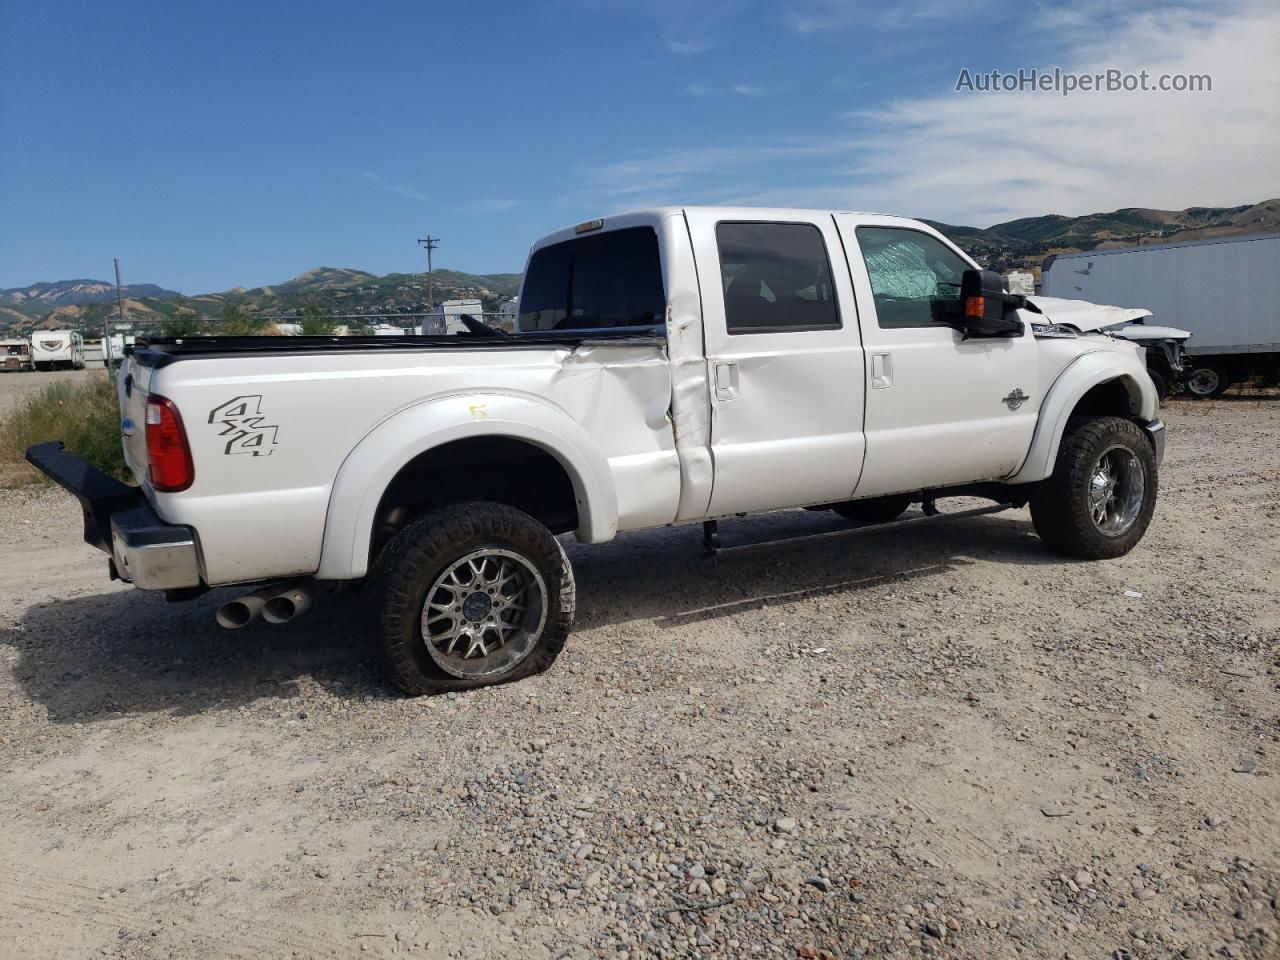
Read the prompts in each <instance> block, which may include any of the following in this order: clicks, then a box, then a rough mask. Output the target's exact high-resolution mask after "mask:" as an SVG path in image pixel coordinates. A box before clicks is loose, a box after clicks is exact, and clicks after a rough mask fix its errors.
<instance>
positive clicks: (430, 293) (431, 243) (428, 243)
mask: <svg viewBox="0 0 1280 960" xmlns="http://www.w3.org/2000/svg"><path fill="white" fill-rule="evenodd" d="M418 243H420V244H422V246H424V247H426V248H427V312H428V313H430V312H431V311H432V310H434V309H435V308H436V283H435V278H434V277H432V275H431V251H432V250H434V249H435V248H436V247H438V246H440V238H439V237H433V236H431V234H429V233H428V234H427V235H426V236H425V237H419V238H418Z"/></svg>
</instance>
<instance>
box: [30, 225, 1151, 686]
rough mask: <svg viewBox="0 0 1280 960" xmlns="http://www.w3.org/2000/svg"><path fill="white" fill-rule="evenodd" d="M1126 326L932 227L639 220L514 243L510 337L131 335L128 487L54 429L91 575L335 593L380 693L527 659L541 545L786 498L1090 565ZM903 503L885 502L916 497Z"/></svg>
mask: <svg viewBox="0 0 1280 960" xmlns="http://www.w3.org/2000/svg"><path fill="white" fill-rule="evenodd" d="M1146 313H1147V311H1144V310H1136V309H1120V308H1115V307H1098V306H1093V305H1091V304H1086V303H1082V302H1079V301H1070V300H1053V299H1049V298H1024V297H1020V296H1016V295H1012V294H1009V293H1006V292H1004V290H1003V287H1002V285H1001V281H1000V277H999V276H998V275H996V274H993V273H989V272H987V271H983V270H981V269H979V268H978V267H977V265H976V264H975V263H974V262H973V261H972V260H970V259H969V257H967V256H965V254H964V253H962V252H961V251H960V250H958V249H957V248H956V247H955V246H953V245H952V244H951V243H950V242H948V241H947V240H946V239H945V238H944V237H942V236H941V235H940V234H939V233H938V232H937V231H935V230H932V229H930V228H929V227H927V226H925V225H923V224H921V223H918V222H916V221H913V220H906V219H901V218H897V217H889V216H880V215H869V214H860V213H846V212H833V211H829V210H789V209H742V208H693V207H690V208H663V209H652V210H642V211H638V212H634V213H628V214H623V215H619V216H613V217H608V218H606V219H603V220H592V221H589V222H586V223H582V224H578V225H577V226H575V227H569V228H567V229H565V230H561V231H559V232H557V233H553V234H551V235H550V236H548V237H546V238H544V239H542V240H540V241H538V243H536V244H535V245H534V247H533V249H532V251H531V253H530V256H529V261H528V264H527V267H526V270H525V277H524V284H523V288H522V290H521V293H520V301H519V307H518V317H517V332H516V333H515V335H511V336H508V335H505V334H498V333H496V332H490V331H487V328H483V327H482V326H481V325H480V324H478V323H475V324H472V325H471V327H472V332H471V333H470V334H464V335H460V336H451V337H412V336H406V337H376V338H375V337H368V338H350V337H348V338H340V337H281V338H269V337H264V338H223V337H209V338H199V337H197V338H188V339H181V340H164V339H152V340H151V341H150V342H149V343H145V342H141V341H140V342H139V343H138V345H137V346H136V347H133V348H131V350H130V351H129V356H128V357H127V359H126V362H125V364H124V365H123V367H122V369H121V371H120V379H119V390H120V402H121V410H122V421H121V423H122V432H123V434H124V446H125V453H126V458H127V461H128V463H129V465H130V467H131V468H132V470H133V472H134V474H135V476H136V477H137V481H138V486H137V487H130V486H126V485H124V484H121V483H119V482H118V481H115V480H113V479H111V478H110V477H107V476H106V475H105V474H102V473H101V472H99V471H97V470H95V469H94V468H92V467H90V466H89V465H88V464H86V463H85V462H84V461H82V460H80V459H79V458H78V457H75V456H74V454H73V453H71V452H69V451H66V450H63V449H62V445H61V444H60V443H50V444H43V445H40V446H37V447H33V448H32V449H31V450H30V451H29V452H28V457H29V459H30V460H31V461H32V462H33V463H34V464H36V465H37V466H38V467H40V468H41V469H43V470H44V471H45V472H46V473H47V474H49V475H50V476H51V477H53V478H54V479H55V480H56V481H58V482H59V483H61V484H62V485H63V486H65V487H66V488H67V489H69V490H70V491H71V492H72V493H74V494H76V496H77V497H78V498H79V499H80V500H81V503H82V504H83V506H84V510H85V539H86V540H87V541H88V542H89V543H91V544H93V545H95V546H97V547H99V548H100V549H102V550H104V551H105V552H106V553H107V554H108V555H109V557H110V558H111V559H110V570H111V575H112V576H113V577H118V578H121V579H124V580H128V581H132V582H133V583H134V584H135V585H137V586H138V587H142V588H144V589H154V590H165V591H168V593H169V595H170V597H172V598H175V599H177V598H183V597H188V596H194V595H197V594H199V593H201V592H203V591H204V590H207V589H208V588H209V587H220V586H226V585H232V584H243V585H248V586H257V585H259V584H263V583H266V584H268V585H267V586H259V587H258V589H255V590H253V592H251V593H248V594H245V595H243V596H239V597H237V598H236V599H234V600H232V601H230V602H228V603H226V604H224V605H223V606H222V607H221V608H220V609H219V611H218V619H219V621H220V622H222V623H223V624H224V625H226V626H239V625H242V624H244V623H246V622H249V621H250V620H252V619H254V618H255V617H257V616H259V615H261V616H263V617H265V618H266V619H267V620H270V621H273V622H280V621H283V620H286V619H288V618H290V617H291V616H292V615H294V614H295V613H296V612H298V611H300V609H301V608H302V607H304V606H305V605H306V604H307V603H308V602H309V599H308V598H309V596H310V594H311V592H312V591H313V590H315V589H317V588H319V587H320V586H321V585H322V584H324V583H326V582H343V581H345V582H348V583H351V582H357V581H364V592H365V595H366V598H367V601H368V604H369V608H370V620H371V624H372V629H373V631H374V633H375V635H376V637H377V641H378V643H379V645H380V648H381V650H382V651H383V653H384V655H385V660H386V663H387V666H388V668H389V671H390V674H391V677H392V679H393V680H394V682H395V683H397V684H398V685H399V686H400V687H401V688H402V689H404V690H405V691H407V692H409V693H415V694H416V693H426V692H435V691H442V690H453V689H463V688H467V687H473V686H479V685H483V684H489V683H497V682H502V681H507V680H512V679H516V678H519V677H523V676H527V675H529V674H532V673H535V672H538V671H541V670H544V669H546V668H547V667H548V666H549V665H550V664H551V662H552V661H553V660H554V659H555V658H556V656H557V654H558V653H559V652H560V650H561V648H562V647H563V645H564V642H565V638H566V636H567V634H568V632H569V629H570V626H571V623H572V620H573V613H574V580H573V573H572V570H571V569H570V565H569V562H568V560H567V559H566V556H565V553H564V551H563V550H562V549H561V546H560V543H559V541H558V540H557V539H556V536H557V535H558V534H565V533H570V532H572V533H574V534H576V536H577V538H578V539H579V540H581V541H584V542H586V543H601V542H604V541H607V540H609V539H611V538H613V537H614V536H616V535H617V534H618V533H619V532H621V531H624V530H638V529H642V528H646V527H658V526H663V525H666V524H675V523H690V522H700V523H703V524H705V533H706V543H707V545H708V547H709V548H710V549H713V550H714V549H717V548H718V547H719V541H718V536H717V529H716V521H717V518H724V517H730V516H733V515H737V514H743V513H752V512H758V511H772V510H779V509H784V508H794V507H808V508H811V509H831V510H834V511H835V512H836V513H838V514H840V515H842V516H843V517H846V518H848V519H849V520H851V521H853V523H852V524H851V525H850V527H849V531H850V532H854V531H858V530H862V529H865V528H868V527H870V526H871V525H876V524H878V525H885V524H892V523H895V521H896V523H897V524H898V525H903V524H915V523H920V522H929V521H930V520H932V519H937V518H943V517H946V516H954V515H956V514H940V513H939V511H938V510H937V508H936V505H935V502H936V500H937V499H938V498H939V497H944V496H956V495H965V496H976V497H981V498H985V499H989V500H992V501H995V503H994V506H988V507H981V508H976V509H972V510H966V511H964V515H972V514H974V513H978V512H989V511H992V510H997V509H1003V508H1007V507H1010V506H1023V505H1026V504H1028V503H1029V504H1030V505H1031V515H1032V519H1033V521H1034V523H1035V526H1036V530H1037V531H1038V532H1039V535H1040V537H1041V539H1042V540H1043V541H1044V542H1045V543H1046V544H1047V545H1048V546H1050V547H1052V548H1054V549H1056V550H1059V551H1061V552H1064V553H1067V554H1070V555H1074V556H1080V557H1088V558H1105V557H1115V556H1119V555H1120V554H1123V553H1125V552H1127V551H1128V550H1129V549H1131V548H1132V547H1133V545H1134V544H1135V543H1137V541H1138V540H1139V539H1140V538H1141V537H1142V535H1143V533H1144V532H1145V530H1146V528H1147V525H1148V523H1149V522H1150V520H1151V515H1152V511H1153V509H1154V507H1155V500H1156V489H1157V468H1158V464H1159V462H1160V460H1161V456H1162V453H1163V447H1164V427H1163V424H1162V423H1161V422H1160V421H1159V420H1158V419H1157V406H1158V401H1157V398H1156V391H1155V389H1154V387H1153V386H1152V382H1151V379H1150V377H1148V375H1147V372H1146V368H1145V365H1144V363H1143V357H1142V351H1141V349H1140V348H1139V347H1137V346H1135V345H1134V344H1132V343H1129V342H1126V341H1124V340H1121V339H1116V338H1113V337H1112V336H1110V335H1109V334H1107V333H1105V332H1102V331H1103V330H1104V328H1106V327H1110V326H1114V325H1122V324H1124V323H1127V322H1130V321H1132V320H1136V319H1138V318H1140V317H1142V316H1144V315H1146ZM916 502H918V503H921V504H922V505H923V515H922V516H914V515H913V516H912V517H911V518H909V519H905V520H898V519H897V518H898V517H899V516H900V515H902V514H903V513H904V512H906V511H907V510H908V508H909V507H910V506H911V504H912V503H916Z"/></svg>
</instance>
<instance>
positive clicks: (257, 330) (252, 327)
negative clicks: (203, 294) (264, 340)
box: [218, 303, 263, 337]
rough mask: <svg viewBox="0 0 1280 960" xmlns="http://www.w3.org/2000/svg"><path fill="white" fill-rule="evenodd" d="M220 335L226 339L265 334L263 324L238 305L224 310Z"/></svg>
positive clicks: (232, 305)
mask: <svg viewBox="0 0 1280 960" xmlns="http://www.w3.org/2000/svg"><path fill="white" fill-rule="evenodd" d="M218 333H220V334H222V335H223V336H224V337H257V336H261V335H262V333H263V323H262V321H261V320H259V319H258V318H257V317H255V316H253V314H251V313H249V311H248V310H246V309H245V308H244V307H243V306H241V305H240V304H238V303H229V304H227V305H226V306H225V307H223V308H222V322H221V323H220V324H219V325H218Z"/></svg>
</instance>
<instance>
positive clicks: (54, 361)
mask: <svg viewBox="0 0 1280 960" xmlns="http://www.w3.org/2000/svg"><path fill="white" fill-rule="evenodd" d="M31 362H32V363H33V364H35V368H36V369H37V370H55V369H65V370H83V369H84V339H83V338H82V337H81V336H80V334H79V333H77V332H76V331H74V330H37V331H35V332H34V333H32V334H31Z"/></svg>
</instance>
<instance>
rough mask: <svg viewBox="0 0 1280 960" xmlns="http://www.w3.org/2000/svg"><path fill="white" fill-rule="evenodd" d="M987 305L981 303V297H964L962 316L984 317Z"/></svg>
mask: <svg viewBox="0 0 1280 960" xmlns="http://www.w3.org/2000/svg"><path fill="white" fill-rule="evenodd" d="M986 312H987V305H986V304H985V303H984V302H983V298H982V297H965V298H964V315H965V316H966V317H981V316H985V315H986Z"/></svg>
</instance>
